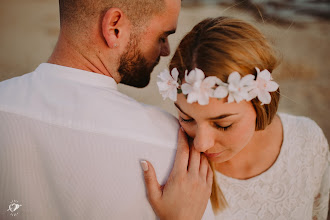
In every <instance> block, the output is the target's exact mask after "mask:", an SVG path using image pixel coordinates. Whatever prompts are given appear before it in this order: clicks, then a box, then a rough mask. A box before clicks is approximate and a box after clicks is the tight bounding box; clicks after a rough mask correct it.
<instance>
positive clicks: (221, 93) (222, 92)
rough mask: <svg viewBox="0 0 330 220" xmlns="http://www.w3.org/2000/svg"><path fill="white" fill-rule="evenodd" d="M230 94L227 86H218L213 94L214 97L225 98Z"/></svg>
mask: <svg viewBox="0 0 330 220" xmlns="http://www.w3.org/2000/svg"><path fill="white" fill-rule="evenodd" d="M227 95H228V88H227V87H226V86H218V87H217V88H216V89H215V91H214V94H213V97H214V98H220V99H222V98H225V97H227Z"/></svg>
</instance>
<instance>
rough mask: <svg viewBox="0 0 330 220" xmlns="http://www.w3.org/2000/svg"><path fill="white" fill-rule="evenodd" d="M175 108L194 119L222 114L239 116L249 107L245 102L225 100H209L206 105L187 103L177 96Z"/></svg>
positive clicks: (184, 98)
mask: <svg viewBox="0 0 330 220" xmlns="http://www.w3.org/2000/svg"><path fill="white" fill-rule="evenodd" d="M175 105H176V107H177V108H178V109H179V110H180V111H181V112H182V113H184V114H186V115H188V116H190V117H194V118H197V117H198V118H215V117H218V116H220V115H223V114H241V113H243V112H244V111H245V110H246V108H248V107H249V105H248V103H247V102H243V101H242V102H240V103H235V102H234V103H226V99H222V100H218V99H216V98H210V99H209V104H208V105H199V104H198V103H197V102H194V103H192V104H190V103H188V102H187V99H186V97H185V96H184V95H183V94H179V95H178V100H177V102H176V103H175Z"/></svg>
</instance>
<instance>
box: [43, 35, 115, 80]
mask: <svg viewBox="0 0 330 220" xmlns="http://www.w3.org/2000/svg"><path fill="white" fill-rule="evenodd" d="M85 51H87V52H85ZM47 62H48V63H51V64H57V65H61V66H67V67H71V68H75V69H81V70H85V71H89V72H94V73H98V74H102V75H106V76H109V77H111V78H113V79H114V80H115V81H116V82H117V83H119V82H120V77H119V75H118V74H111V72H112V73H113V72H114V71H110V70H108V68H107V67H106V66H105V65H104V63H103V61H102V57H101V56H98V55H97V54H96V53H94V51H88V50H83V49H80V48H78V47H76V46H75V44H72V43H71V41H70V39H69V38H67V37H65V36H63V35H60V37H59V40H58V42H57V44H56V46H55V49H54V51H53V53H52V55H51V56H50V58H49V59H48V61H47Z"/></svg>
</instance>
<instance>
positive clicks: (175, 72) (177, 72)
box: [171, 68, 179, 82]
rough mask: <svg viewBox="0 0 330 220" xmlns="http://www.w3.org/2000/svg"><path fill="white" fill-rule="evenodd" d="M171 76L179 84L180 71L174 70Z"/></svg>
mask: <svg viewBox="0 0 330 220" xmlns="http://www.w3.org/2000/svg"><path fill="white" fill-rule="evenodd" d="M171 75H172V77H173V79H174V80H175V81H176V82H177V81H178V76H179V71H178V69H177V68H173V69H172V72H171Z"/></svg>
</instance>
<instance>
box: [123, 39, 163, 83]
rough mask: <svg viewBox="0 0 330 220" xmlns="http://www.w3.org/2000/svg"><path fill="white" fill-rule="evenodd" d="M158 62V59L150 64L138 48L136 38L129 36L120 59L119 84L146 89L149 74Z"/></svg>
mask: <svg viewBox="0 0 330 220" xmlns="http://www.w3.org/2000/svg"><path fill="white" fill-rule="evenodd" d="M159 60H160V57H159V58H158V59H157V60H156V61H155V62H154V63H152V64H150V63H149V62H148V61H147V59H146V58H145V57H144V56H143V54H142V52H141V51H140V49H139V47H138V38H137V37H133V36H131V38H130V43H129V44H128V46H127V50H126V52H125V53H124V54H123V55H122V56H121V57H120V63H119V67H118V73H119V74H120V76H121V81H120V83H123V84H125V85H129V86H134V87H137V88H143V87H146V86H147V85H148V84H149V82H150V74H151V72H152V71H153V69H154V67H155V66H156V65H157V64H158V63H159Z"/></svg>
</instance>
